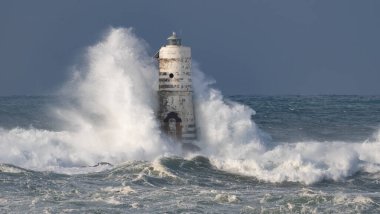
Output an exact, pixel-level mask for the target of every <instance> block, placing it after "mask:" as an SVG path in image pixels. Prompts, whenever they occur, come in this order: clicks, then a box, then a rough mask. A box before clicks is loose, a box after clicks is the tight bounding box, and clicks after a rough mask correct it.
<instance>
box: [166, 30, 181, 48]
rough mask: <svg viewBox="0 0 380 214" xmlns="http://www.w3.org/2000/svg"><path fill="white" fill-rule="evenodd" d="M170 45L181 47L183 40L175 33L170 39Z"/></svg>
mask: <svg viewBox="0 0 380 214" xmlns="http://www.w3.org/2000/svg"><path fill="white" fill-rule="evenodd" d="M168 45H178V46H181V38H179V37H177V34H176V33H175V32H173V34H172V35H171V36H169V38H168Z"/></svg>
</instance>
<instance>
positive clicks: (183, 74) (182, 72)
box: [158, 45, 196, 143]
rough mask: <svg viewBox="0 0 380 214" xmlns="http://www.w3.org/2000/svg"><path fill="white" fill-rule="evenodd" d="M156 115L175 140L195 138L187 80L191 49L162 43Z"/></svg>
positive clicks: (190, 91)
mask: <svg viewBox="0 0 380 214" xmlns="http://www.w3.org/2000/svg"><path fill="white" fill-rule="evenodd" d="M158 60H159V72H160V73H159V99H160V100H159V102H160V111H159V115H158V116H159V119H160V122H161V126H162V129H163V130H164V131H165V132H166V133H167V134H168V135H169V136H171V137H172V138H173V139H175V140H176V141H178V142H184V143H186V142H191V141H194V140H195V139H196V129H195V117H194V106H193V94H192V81H191V49H190V48H189V47H184V46H180V45H166V46H164V47H162V48H161V49H160V51H159V53H158Z"/></svg>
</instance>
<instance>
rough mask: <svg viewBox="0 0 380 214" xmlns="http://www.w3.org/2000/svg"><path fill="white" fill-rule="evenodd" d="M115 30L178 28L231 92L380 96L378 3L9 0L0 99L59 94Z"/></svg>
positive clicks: (151, 35)
mask: <svg viewBox="0 0 380 214" xmlns="http://www.w3.org/2000/svg"><path fill="white" fill-rule="evenodd" d="M110 26H113V27H133V28H134V29H135V33H136V34H137V35H138V36H139V37H140V38H142V39H144V40H145V41H147V43H148V44H149V45H150V49H149V52H150V53H151V54H152V55H153V54H154V53H155V52H156V51H157V50H158V49H159V48H160V46H161V45H163V43H165V42H166V38H167V37H168V36H169V34H170V33H171V32H172V31H176V32H178V33H179V34H181V36H182V39H183V43H184V44H185V45H188V46H191V47H192V54H193V59H195V60H196V61H197V62H198V63H199V64H200V68H201V70H202V71H203V72H205V73H206V75H207V76H209V77H212V78H213V79H215V80H216V85H215V87H217V88H219V89H221V90H222V91H223V92H224V93H226V94H228V95H234V94H275V95H278V94H371V95H379V94H380V1H378V0H364V1H362V0H356V1H353V0H334V1H330V0H320V1H317V0H288V1H283V0H241V1H230V0H213V1H201V0H192V1H189V0H186V1H184V0H178V1H169V0H154V1H148V0H139V1H127V0H114V1H103V0H102V1H101V0H70V1H55V0H45V1H41V0H35V1H26V0H25V1H19V0H2V1H0V95H36V94H50V93H52V92H54V91H55V90H57V89H58V88H59V87H61V85H62V84H63V83H64V82H65V81H67V79H68V77H69V72H70V67H72V66H73V65H74V64H76V63H77V61H78V59H79V58H80V55H81V54H82V53H83V50H84V49H85V48H86V47H88V46H90V45H93V44H95V43H96V42H97V41H99V40H100V39H101V38H102V35H103V34H104V32H105V31H106V30H107V29H109V27H110Z"/></svg>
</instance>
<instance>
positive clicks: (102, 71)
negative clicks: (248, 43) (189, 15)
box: [0, 28, 380, 213]
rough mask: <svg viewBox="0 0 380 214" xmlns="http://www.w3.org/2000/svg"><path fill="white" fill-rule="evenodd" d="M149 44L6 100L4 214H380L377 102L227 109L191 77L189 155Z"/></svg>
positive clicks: (108, 45) (110, 51) (119, 31)
mask: <svg viewBox="0 0 380 214" xmlns="http://www.w3.org/2000/svg"><path fill="white" fill-rule="evenodd" d="M141 44H144V41H142V39H141V38H138V37H137V36H136V35H135V34H134V33H133V30H132V29H128V28H112V29H110V30H109V31H108V32H107V33H106V34H105V35H104V38H103V39H102V40H101V41H99V42H98V43H96V44H94V45H93V46H91V47H88V48H87V49H86V53H84V57H83V59H82V60H83V62H82V63H81V64H79V65H76V66H73V70H72V76H71V77H70V78H69V80H67V82H66V83H65V84H64V85H63V86H62V88H61V89H59V90H57V91H54V92H53V91H52V93H51V94H53V95H46V96H3V97H0V213H380V96H358V95H347V96H341V95H320V96H306V95H303V96H295V95H293V96H257V95H235V96H226V95H223V93H222V92H221V91H220V90H218V89H217V88H216V87H215V86H214V85H213V82H214V81H213V80H212V78H210V77H208V76H207V72H203V71H202V70H201V65H197V63H193V68H192V78H193V89H194V92H193V96H194V109H195V119H196V129H197V136H198V140H197V141H195V142H193V143H194V144H196V145H197V146H198V147H199V148H200V150H199V151H193V152H190V151H184V150H182V149H181V146H180V145H179V144H178V143H176V142H173V141H172V140H171V139H170V138H168V137H167V136H165V134H163V133H162V132H161V131H160V128H159V122H158V121H157V116H156V112H157V108H158V107H157V106H158V105H157V100H158V99H157V92H156V91H157V82H158V81H157V80H158V72H157V68H156V65H155V64H154V62H152V57H150V54H149V51H147V47H146V45H141ZM250 93H251V94H254V92H248V93H247V94H250Z"/></svg>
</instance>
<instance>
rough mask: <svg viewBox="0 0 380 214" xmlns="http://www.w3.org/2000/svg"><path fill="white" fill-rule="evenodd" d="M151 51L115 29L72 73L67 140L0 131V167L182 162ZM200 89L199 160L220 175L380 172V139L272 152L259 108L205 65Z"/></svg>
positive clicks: (283, 177) (305, 177) (62, 109)
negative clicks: (164, 113) (233, 93)
mask: <svg viewBox="0 0 380 214" xmlns="http://www.w3.org/2000/svg"><path fill="white" fill-rule="evenodd" d="M146 50H147V44H146V43H145V42H144V41H143V40H141V39H139V38H137V37H136V36H135V35H134V33H133V30H132V29H124V28H116V29H115V28H112V29H110V30H109V31H108V32H107V33H106V35H105V36H104V39H103V40H102V41H101V42H99V43H98V44H96V45H94V46H92V47H89V48H88V49H87V51H86V55H85V57H84V63H83V64H81V65H77V66H76V67H75V68H74V69H73V70H74V71H73V76H72V79H71V80H70V81H69V82H68V83H67V84H66V86H65V87H64V88H63V90H62V91H61V92H60V94H61V95H63V96H64V97H66V100H67V102H66V104H65V105H61V106H59V107H55V108H54V109H53V110H54V112H55V114H56V115H57V118H59V119H58V120H57V121H59V122H60V123H62V126H63V127H65V129H64V131H49V130H38V129H33V128H31V129H21V128H14V129H11V130H7V129H0V162H1V163H9V164H13V165H17V166H21V167H24V168H28V169H37V170H57V169H61V168H70V167H71V168H75V167H79V166H91V165H94V164H96V163H98V162H109V163H112V164H121V163H123V162H125V161H130V160H146V161H153V163H155V161H157V160H163V156H166V157H167V156H180V155H181V152H180V151H179V150H178V148H176V147H175V146H173V144H172V143H171V142H170V140H168V139H167V138H166V137H165V136H163V135H162V133H161V132H160V130H159V125H158V121H157V120H156V116H155V112H156V110H157V103H156V101H157V97H156V88H157V79H158V71H157V69H156V66H155V64H154V61H153V59H152V57H151V56H149V54H147V51H146ZM193 82H194V90H195V93H194V97H195V106H196V108H195V111H196V120H197V129H198V132H199V142H197V144H198V145H199V146H200V147H201V152H200V155H203V156H206V157H208V158H209V160H210V163H211V164H212V165H213V166H214V167H216V168H218V169H221V170H225V171H228V172H232V173H238V174H243V175H248V176H254V177H256V178H257V179H260V180H264V181H268V182H283V181H294V182H302V183H306V184H311V183H315V182H318V181H321V180H324V179H330V180H340V179H344V178H346V177H347V176H350V175H353V174H355V173H357V172H359V171H365V172H369V173H378V172H380V156H378V155H377V154H379V153H380V131H379V133H377V134H376V135H375V136H374V138H373V139H372V140H368V141H367V142H358V143H345V142H296V143H286V144H281V145H277V146H274V147H273V148H272V147H271V148H269V147H268V146H266V144H265V140H263V139H265V138H263V137H262V136H263V135H265V134H264V133H263V132H262V131H260V130H259V129H258V128H257V127H256V124H255V123H254V122H253V121H252V119H251V116H252V115H253V114H254V113H255V112H254V111H253V110H252V109H251V108H249V107H247V106H245V105H242V104H239V103H236V102H232V101H229V100H226V99H225V98H224V97H223V95H222V94H221V92H220V91H218V90H216V89H213V88H211V87H210V84H211V83H212V82H210V81H209V80H207V78H205V76H204V74H203V73H202V72H201V71H200V70H199V69H198V66H197V65H194V68H193ZM197 155H199V154H197ZM190 158H191V157H190ZM3 166H4V165H3ZM3 168H4V167H3ZM75 169H78V168H75ZM64 172H66V173H69V172H70V171H69V170H64ZM231 197H232V196H231ZM225 198H227V199H225ZM232 199H233V197H232ZM232 199H231V200H232ZM216 200H228V201H230V197H229V196H228V197H227V196H226V197H225V196H223V195H221V196H220V197H218V198H216Z"/></svg>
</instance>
